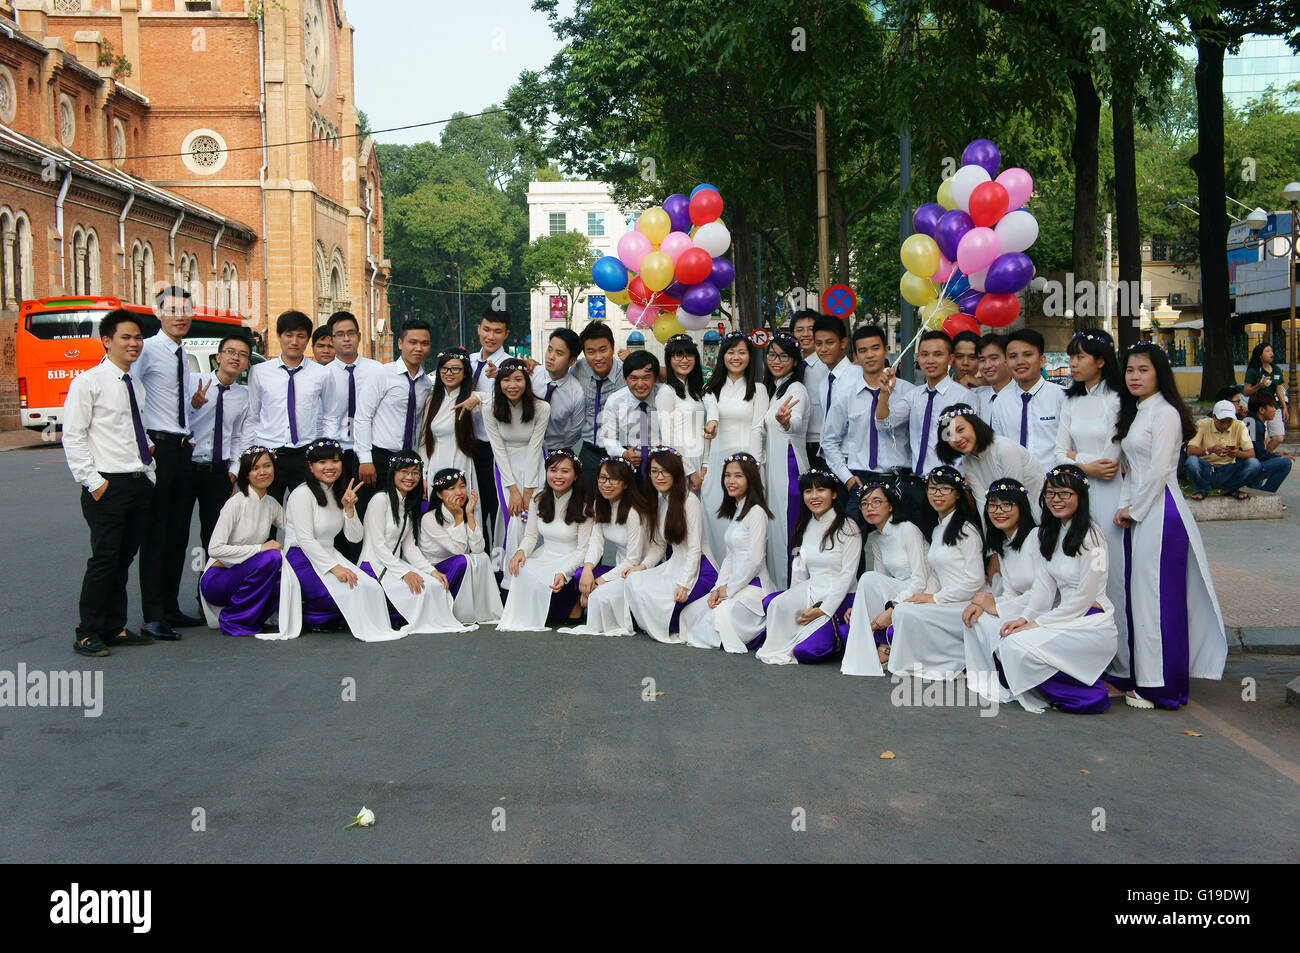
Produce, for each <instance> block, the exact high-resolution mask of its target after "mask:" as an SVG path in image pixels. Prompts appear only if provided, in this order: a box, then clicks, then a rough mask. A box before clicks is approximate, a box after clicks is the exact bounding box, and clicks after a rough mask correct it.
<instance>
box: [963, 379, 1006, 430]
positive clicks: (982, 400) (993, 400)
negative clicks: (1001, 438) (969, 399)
mask: <svg viewBox="0 0 1300 953" xmlns="http://www.w3.org/2000/svg"><path fill="white" fill-rule="evenodd" d="M1013 383H1014V381H1010V380H1008V381H1007V382H1006V383H1004V384H1003V385H1002V389H1001V390H994V389H993V386H992V385H991V384H981V385H980V386H979V387H976V388H974V389H973V390H971V393H972V394H974V395H975V399H976V400H977V401H979V403H978V404H976V405H975V410H976V411H977V412H978V413H979V415H980V416H981V417H982V418H984V422H985V423H986V424H988V425H989V426H990V427H992V426H993V420H992V415H993V407H994V406H995V405H996V404H997V400H998V397H1000V396H1001V395H1003V394H1006V393H1007V388H1008V387H1010V386H1011V385H1012V384H1013Z"/></svg>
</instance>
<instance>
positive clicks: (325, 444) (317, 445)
mask: <svg viewBox="0 0 1300 953" xmlns="http://www.w3.org/2000/svg"><path fill="white" fill-rule="evenodd" d="M325 449H330V450H340V451H341V450H342V449H343V444H341V443H339V442H338V441H337V440H328V439H326V438H324V437H321V438H319V439H317V440H313V441H312V442H311V443H309V444H307V452H308V453H311V452H312V451H313V450H325Z"/></svg>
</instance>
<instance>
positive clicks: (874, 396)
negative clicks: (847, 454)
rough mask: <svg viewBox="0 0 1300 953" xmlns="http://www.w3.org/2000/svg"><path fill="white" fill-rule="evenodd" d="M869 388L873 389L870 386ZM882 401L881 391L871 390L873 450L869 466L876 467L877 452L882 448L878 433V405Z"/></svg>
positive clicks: (868, 460)
mask: <svg viewBox="0 0 1300 953" xmlns="http://www.w3.org/2000/svg"><path fill="white" fill-rule="evenodd" d="M867 390H871V388H870V387H868V388H867ZM878 403H880V391H878V390H871V450H870V453H869V455H868V457H867V466H868V467H869V468H870V469H871V470H872V471H874V470H875V469H876V452H877V451H878V450H879V449H880V436H879V435H878V434H877V433H876V405H877V404H878Z"/></svg>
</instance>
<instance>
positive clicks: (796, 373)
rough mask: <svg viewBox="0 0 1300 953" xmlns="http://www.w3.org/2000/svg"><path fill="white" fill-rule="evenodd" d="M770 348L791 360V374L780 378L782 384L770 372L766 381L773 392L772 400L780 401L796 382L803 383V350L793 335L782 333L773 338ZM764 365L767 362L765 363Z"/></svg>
mask: <svg viewBox="0 0 1300 953" xmlns="http://www.w3.org/2000/svg"><path fill="white" fill-rule="evenodd" d="M768 347H769V348H776V349H777V350H778V351H780V352H781V353H782V354H784V355H785V356H786V357H788V358H790V361H791V367H790V373H789V374H786V375H785V377H782V378H780V381H781V383H779V384H778V383H777V382H776V381H777V378H774V377H773V376H772V372H771V371H770V370H769V371H768V372H767V376H766V377H765V378H764V380H766V381H767V389H768V390H770V391H772V400H773V401H776V400H780V399H781V398H782V397H784V396H785V392H786V391H788V390H789V389H790V385H791V384H793V383H795V381H799V382H800V383H802V382H803V350H802V349H801V348H800V347H799V341H798V339H797V338H795V336H794V335H793V334H787V333H786V332H784V331H782V332H781V333H780V334H778V335H776V336H775V337H773V338H772V343H770V344H769V345H768ZM763 363H764V364H766V363H767V362H766V361H764V362H763Z"/></svg>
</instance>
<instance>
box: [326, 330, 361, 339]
mask: <svg viewBox="0 0 1300 953" xmlns="http://www.w3.org/2000/svg"><path fill="white" fill-rule="evenodd" d="M330 337H335V338H359V337H361V334H360V333H359V332H357V331H335V332H334V333H333V334H331V335H330Z"/></svg>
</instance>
